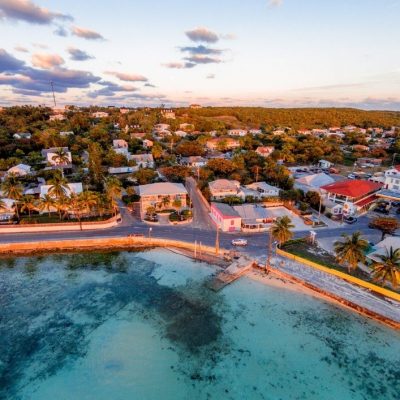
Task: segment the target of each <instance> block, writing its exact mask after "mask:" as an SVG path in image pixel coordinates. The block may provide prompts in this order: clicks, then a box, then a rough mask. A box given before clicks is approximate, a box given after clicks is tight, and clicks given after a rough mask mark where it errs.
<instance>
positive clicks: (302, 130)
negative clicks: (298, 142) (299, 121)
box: [297, 129, 311, 135]
mask: <svg viewBox="0 0 400 400" xmlns="http://www.w3.org/2000/svg"><path fill="white" fill-rule="evenodd" d="M297 133H298V134H299V135H311V131H310V130H309V129H299V130H298V131H297Z"/></svg>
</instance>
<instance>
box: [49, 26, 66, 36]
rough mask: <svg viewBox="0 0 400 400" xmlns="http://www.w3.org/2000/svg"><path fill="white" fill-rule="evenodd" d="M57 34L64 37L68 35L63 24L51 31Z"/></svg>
mask: <svg viewBox="0 0 400 400" xmlns="http://www.w3.org/2000/svg"><path fill="white" fill-rule="evenodd" d="M53 33H54V34H55V35H57V36H61V37H66V36H68V31H67V30H66V29H65V28H64V27H63V26H58V27H57V28H56V30H55V31H54V32H53Z"/></svg>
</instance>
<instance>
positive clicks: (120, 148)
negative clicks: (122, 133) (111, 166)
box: [113, 139, 130, 158]
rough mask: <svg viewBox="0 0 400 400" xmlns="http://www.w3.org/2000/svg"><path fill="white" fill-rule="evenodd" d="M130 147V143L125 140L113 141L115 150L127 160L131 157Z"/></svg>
mask: <svg viewBox="0 0 400 400" xmlns="http://www.w3.org/2000/svg"><path fill="white" fill-rule="evenodd" d="M128 147H129V146H128V143H127V142H126V140H124V139H116V140H113V150H114V151H115V152H116V153H117V154H122V155H123V156H125V157H126V158H129V157H130V153H129V150H128Z"/></svg>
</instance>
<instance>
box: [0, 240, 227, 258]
mask: <svg viewBox="0 0 400 400" xmlns="http://www.w3.org/2000/svg"><path fill="white" fill-rule="evenodd" d="M140 247H176V248H181V249H186V250H189V251H192V252H193V254H194V253H195V251H196V253H197V254H198V255H201V254H202V253H208V254H216V253H215V247H211V246H203V245H202V246H200V245H199V244H197V245H195V244H194V243H188V242H181V241H178V240H169V239H158V238H144V237H116V238H93V239H73V240H50V241H37V242H19V243H0V254H29V253H36V252H50V251H54V252H56V251H74V250H101V249H124V248H126V249H129V248H140ZM223 252H224V250H222V249H221V250H220V253H221V254H222V253H223Z"/></svg>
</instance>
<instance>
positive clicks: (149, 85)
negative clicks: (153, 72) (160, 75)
mask: <svg viewBox="0 0 400 400" xmlns="http://www.w3.org/2000/svg"><path fill="white" fill-rule="evenodd" d="M144 86H145V87H150V88H155V87H157V86H156V85H153V84H152V83H149V82H147V83H145V84H144Z"/></svg>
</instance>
